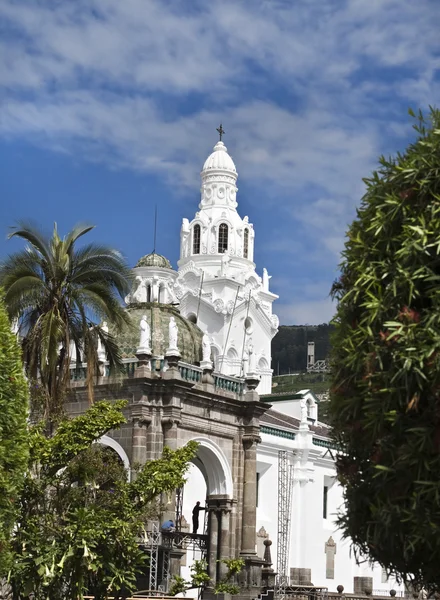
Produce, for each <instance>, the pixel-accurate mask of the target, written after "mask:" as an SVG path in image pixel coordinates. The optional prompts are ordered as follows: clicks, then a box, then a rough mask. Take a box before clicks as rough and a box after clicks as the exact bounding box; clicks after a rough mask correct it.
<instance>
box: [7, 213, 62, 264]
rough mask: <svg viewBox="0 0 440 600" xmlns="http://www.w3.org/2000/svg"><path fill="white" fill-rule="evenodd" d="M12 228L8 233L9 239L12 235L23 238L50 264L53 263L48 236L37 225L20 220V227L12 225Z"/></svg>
mask: <svg viewBox="0 0 440 600" xmlns="http://www.w3.org/2000/svg"><path fill="white" fill-rule="evenodd" d="M12 230H13V231H12V232H11V233H10V234H9V235H8V239H10V238H12V237H21V238H23V239H24V240H26V241H27V242H29V243H30V244H31V246H33V247H34V248H35V250H36V251H37V252H39V253H40V254H41V255H42V256H43V257H44V259H45V260H46V261H47V263H48V264H50V263H51V252H50V245H49V244H48V240H47V236H46V235H45V234H44V233H43V232H42V231H41V230H40V229H39V227H38V226H37V225H35V224H33V223H31V222H30V221H19V222H18V227H12Z"/></svg>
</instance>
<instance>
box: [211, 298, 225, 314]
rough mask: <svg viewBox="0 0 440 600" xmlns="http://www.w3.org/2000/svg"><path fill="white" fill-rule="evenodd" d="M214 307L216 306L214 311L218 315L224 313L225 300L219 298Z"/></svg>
mask: <svg viewBox="0 0 440 600" xmlns="http://www.w3.org/2000/svg"><path fill="white" fill-rule="evenodd" d="M213 305H214V310H215V312H216V313H221V312H223V310H224V308H225V303H224V302H223V300H222V299H221V298H217V300H214V302H213Z"/></svg>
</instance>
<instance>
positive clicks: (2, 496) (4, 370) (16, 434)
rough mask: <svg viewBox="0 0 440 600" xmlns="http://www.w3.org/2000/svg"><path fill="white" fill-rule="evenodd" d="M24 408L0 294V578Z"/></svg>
mask: <svg viewBox="0 0 440 600" xmlns="http://www.w3.org/2000/svg"><path fill="white" fill-rule="evenodd" d="M27 411H28V389H27V384H26V380H25V377H24V373H23V366H22V362H21V356H20V348H19V345H18V343H17V339H16V337H15V335H14V334H13V333H12V331H11V324H10V322H9V319H8V316H7V314H6V310H5V307H4V303H3V294H0V578H1V577H2V575H4V574H5V573H6V572H7V570H8V568H9V567H10V560H11V553H10V546H9V542H10V535H11V531H12V527H13V525H14V523H15V520H16V516H17V515H16V513H17V495H18V493H19V492H20V489H21V485H22V483H23V479H24V473H25V469H26V466H27V459H28V444H27V436H26V418H27Z"/></svg>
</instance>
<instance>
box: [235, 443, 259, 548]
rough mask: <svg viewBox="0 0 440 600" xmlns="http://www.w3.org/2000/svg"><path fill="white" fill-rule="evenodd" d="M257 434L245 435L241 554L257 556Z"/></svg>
mask: <svg viewBox="0 0 440 600" xmlns="http://www.w3.org/2000/svg"><path fill="white" fill-rule="evenodd" d="M259 441H260V438H259V436H257V435H244V436H243V447H244V477H243V479H244V481H243V512H242V527H241V551H240V555H241V556H256V554H257V553H256V551H255V546H256V531H255V528H256V523H257V443H258V442H259Z"/></svg>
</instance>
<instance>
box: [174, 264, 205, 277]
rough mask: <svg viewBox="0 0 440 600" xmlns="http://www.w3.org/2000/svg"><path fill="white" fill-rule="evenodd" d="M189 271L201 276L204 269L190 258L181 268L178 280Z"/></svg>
mask: <svg viewBox="0 0 440 600" xmlns="http://www.w3.org/2000/svg"><path fill="white" fill-rule="evenodd" d="M187 273H194V275H197V276H200V275H201V274H202V271H201V269H199V267H197V266H196V264H195V262H194V261H193V260H190V261H189V262H188V264H186V265H185V266H184V267H183V268H182V269H180V271H179V277H178V280H182V279H183V277H184V275H186V274H187Z"/></svg>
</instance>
